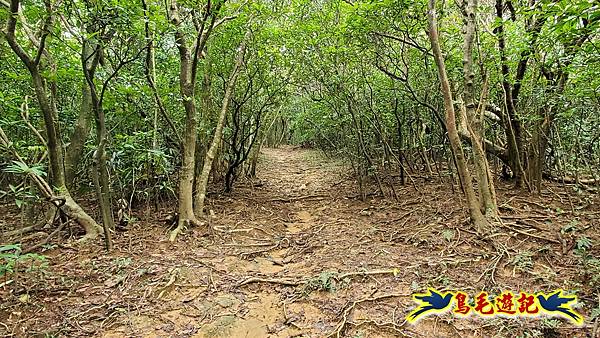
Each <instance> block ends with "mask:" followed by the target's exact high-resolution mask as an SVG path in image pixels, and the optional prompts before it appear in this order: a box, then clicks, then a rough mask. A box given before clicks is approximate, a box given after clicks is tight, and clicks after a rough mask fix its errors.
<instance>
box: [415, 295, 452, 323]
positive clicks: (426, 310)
mask: <svg viewBox="0 0 600 338" xmlns="http://www.w3.org/2000/svg"><path fill="white" fill-rule="evenodd" d="M452 296H453V294H452V293H451V292H447V293H445V294H442V293H441V292H438V291H437V290H435V289H431V288H430V289H427V293H421V294H416V295H414V296H413V297H414V299H415V300H416V301H418V302H419V303H420V304H419V306H418V307H417V308H416V309H415V310H414V311H413V312H411V313H410V314H409V315H408V317H407V319H408V321H409V322H411V323H412V322H415V321H417V320H419V319H420V318H422V317H425V316H427V315H428V314H430V313H436V312H442V311H443V310H445V309H446V308H448V307H449V306H450V303H451V302H452Z"/></svg>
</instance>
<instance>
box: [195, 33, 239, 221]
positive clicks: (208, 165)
mask: <svg viewBox="0 0 600 338" xmlns="http://www.w3.org/2000/svg"><path fill="white" fill-rule="evenodd" d="M249 37H250V31H248V32H246V35H245V36H244V38H243V39H242V42H241V44H240V46H239V48H238V53H237V56H236V60H235V65H234V66H233V70H232V71H231V75H230V76H229V80H228V81H227V88H226V89H225V95H224V97H223V102H222V103H221V113H220V114H219V119H218V120H217V126H216V129H215V134H214V135H213V140H212V142H211V144H210V147H209V148H208V151H207V152H206V156H205V158H204V164H203V166H202V172H201V173H200V176H199V177H198V178H197V179H196V198H195V202H196V206H195V207H196V213H197V214H198V215H200V216H202V215H203V213H204V200H205V199H206V189H207V185H208V176H209V175H210V171H211V169H212V165H213V161H214V159H215V155H216V153H217V151H218V149H219V146H220V144H221V142H222V138H223V128H224V126H225V117H226V116H227V108H228V107H229V102H230V101H231V96H232V94H233V90H234V88H235V83H236V80H237V77H238V74H239V72H240V68H241V66H242V63H243V61H244V54H245V52H246V42H247V40H248V38H249Z"/></svg>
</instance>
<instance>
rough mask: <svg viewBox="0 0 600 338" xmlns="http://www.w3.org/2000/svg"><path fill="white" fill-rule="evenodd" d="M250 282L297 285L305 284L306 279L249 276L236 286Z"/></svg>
mask: <svg viewBox="0 0 600 338" xmlns="http://www.w3.org/2000/svg"><path fill="white" fill-rule="evenodd" d="M251 283H274V284H282V285H289V286H298V285H303V284H306V283H307V281H306V280H300V281H295V280H292V279H275V278H260V277H250V278H248V279H246V280H244V281H242V282H240V283H238V284H237V286H242V285H246V284H251Z"/></svg>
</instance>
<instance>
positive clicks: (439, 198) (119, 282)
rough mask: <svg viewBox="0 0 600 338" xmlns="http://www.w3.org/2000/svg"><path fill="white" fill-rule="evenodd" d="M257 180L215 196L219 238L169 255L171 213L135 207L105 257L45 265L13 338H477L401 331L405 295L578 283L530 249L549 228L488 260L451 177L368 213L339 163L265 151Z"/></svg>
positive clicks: (74, 249) (437, 325) (429, 328)
mask: <svg viewBox="0 0 600 338" xmlns="http://www.w3.org/2000/svg"><path fill="white" fill-rule="evenodd" d="M257 174H258V176H257V178H256V179H253V180H249V181H240V182H239V184H237V185H236V186H235V189H234V191H233V193H232V194H230V195H216V194H215V195H211V196H210V197H211V198H210V204H209V205H208V206H207V208H208V209H209V210H210V211H209V214H211V215H212V216H211V217H210V221H209V225H210V227H209V228H210V229H212V230H211V231H208V232H207V231H206V230H205V229H200V228H197V229H188V231H186V232H185V233H184V234H183V235H182V236H181V237H180V238H179V239H178V241H177V243H175V244H174V245H172V244H171V243H169V242H168V240H167V230H168V229H166V228H165V226H164V225H163V224H161V223H160V219H162V218H163V216H164V215H163V214H164V213H166V212H168V211H169V210H167V209H165V210H162V209H161V210H159V211H158V212H156V211H155V210H151V209H148V210H146V209H141V210H138V211H137V212H136V215H135V216H136V218H137V219H139V221H137V222H135V223H134V224H133V225H132V227H131V229H129V230H128V231H126V232H123V233H117V234H116V236H115V248H116V250H115V251H114V252H112V253H111V254H109V255H107V254H105V252H104V251H103V250H102V248H101V247H100V246H99V245H98V246H89V245H87V246H82V247H79V246H77V245H75V244H71V245H61V246H60V248H59V249H54V250H51V251H48V252H46V253H45V254H46V255H48V257H49V262H50V265H49V267H48V269H47V273H46V274H45V275H44V276H41V277H39V278H38V279H31V280H28V281H26V282H23V283H25V284H26V285H27V290H28V291H27V294H28V295H29V296H28V297H29V298H28V299H27V301H26V302H25V303H23V302H20V301H18V300H17V295H18V294H19V292H18V290H17V292H15V293H14V294H13V297H15V299H14V301H13V302H12V303H11V304H12V305H10V306H8V307H7V308H5V310H6V312H5V314H0V322H4V323H6V328H7V331H9V333H11V332H10V331H11V330H12V333H13V334H15V335H17V336H19V335H31V334H35V333H41V332H55V333H56V334H58V335H66V336H71V337H72V336H82V337H83V336H86V337H87V336H100V337H272V338H275V337H328V336H329V337H336V336H338V335H339V336H340V337H384V338H385V337H399V336H400V337H401V336H409V337H447V336H450V335H458V336H461V337H481V336H482V335H486V334H488V333H489V332H488V331H485V330H489V329H490V327H489V325H488V326H487V329H486V328H484V329H482V328H481V327H482V326H484V325H485V324H486V323H483V322H482V321H481V320H478V319H468V320H465V319H463V320H458V319H454V320H451V319H452V316H451V315H442V316H439V317H438V316H433V317H430V318H427V319H424V320H422V321H420V322H419V323H418V324H417V325H411V324H407V323H406V322H405V320H404V318H405V317H406V315H407V314H408V313H409V311H411V310H412V309H413V308H414V306H415V303H414V301H413V300H412V298H411V294H412V293H414V292H417V291H423V290H424V289H426V287H427V286H434V287H437V288H438V289H442V290H443V289H446V290H458V289H462V290H466V291H470V292H474V290H482V289H485V290H505V289H511V290H522V289H527V290H529V289H531V288H532V287H538V286H545V287H546V288H548V287H549V286H554V287H556V286H562V285H563V281H564V274H568V273H574V272H576V271H577V270H574V269H573V267H572V266H560V267H559V266H558V265H554V270H548V266H553V264H556V263H555V258H554V256H553V255H541V254H540V252H541V251H539V247H541V246H542V245H554V244H553V242H552V241H554V239H553V238H555V237H553V236H554V234H555V230H552V229H550V228H549V229H547V230H544V229H543V228H541V226H539V225H538V226H537V227H538V228H539V229H540V230H538V231H537V232H536V233H537V236H539V237H541V238H549V239H550V240H551V241H549V242H544V241H541V243H535V241H531V238H528V237H520V236H516V235H515V234H514V233H513V234H510V235H509V234H507V237H508V239H507V240H509V241H511V240H512V239H511V238H512V237H514V241H513V242H510V243H511V245H512V247H511V250H512V251H511V252H514V250H518V251H517V252H523V255H522V256H523V257H521V258H520V259H521V260H520V261H519V260H517V258H518V257H517V258H515V255H514V254H511V256H512V257H506V256H504V255H505V253H503V252H497V251H495V250H493V249H490V248H489V247H488V246H487V244H485V243H484V242H483V241H481V240H479V239H477V238H476V237H475V236H473V235H472V234H471V230H469V228H468V226H466V225H465V224H466V219H467V215H466V213H465V211H464V210H463V208H461V207H460V205H461V203H462V202H461V201H460V199H459V198H458V197H456V195H454V194H452V192H451V189H449V187H448V185H449V183H448V182H446V181H444V180H436V181H430V182H422V183H420V185H419V186H418V189H417V188H416V187H415V186H413V185H411V184H408V185H405V186H400V185H399V186H398V188H396V195H397V196H398V201H396V200H395V199H392V198H388V199H385V198H382V197H379V196H375V194H370V195H369V196H371V197H369V198H368V199H367V200H366V201H361V200H360V198H358V194H357V191H356V188H355V187H356V182H354V181H353V179H352V176H351V170H350V169H349V168H348V166H346V165H344V164H343V163H341V162H337V161H334V160H332V159H328V158H326V157H324V155H322V153H319V152H317V151H313V150H306V149H298V148H293V147H282V148H277V149H264V150H263V153H262V157H261V160H260V162H259V168H258V171H257ZM213 190H215V189H213ZM373 191H375V190H373ZM503 200H506V196H504V197H503ZM520 200H522V198H521V197H519V196H513V197H512V198H511V199H510V203H511V205H512V206H511V208H513V211H514V213H513V216H512V217H513V218H515V217H517V218H518V217H519V214H520V213H519V212H520V211H523V212H526V215H527V218H528V219H533V220H534V221H535V222H536V224H537V222H538V220H543V218H542V217H545V216H543V215H546V214H547V213H548V211H547V210H543V211H537V210H534V209H532V206H533V208H535V204H540V203H541V202H538V201H536V200H535V199H530V200H531V201H525V202H519V201H520ZM523 200H524V199H523ZM575 202H577V201H575ZM532 203H533V204H532ZM553 203H554V202H553ZM555 203H558V201H556V202H555ZM565 203H569V202H566V201H565ZM563 208H567V207H566V206H564V205H563ZM589 217H593V215H592V216H589ZM567 221H568V220H565V221H564V222H567ZM591 221H592V218H589V219H586V218H580V222H582V224H587V223H586V222H591ZM556 222H557V223H559V221H558V220H557V221H556ZM540 224H542V223H540ZM542 225H543V224H542ZM553 229H556V228H553ZM558 229H560V227H559V226H558ZM523 231H524V230H523ZM508 244H509V243H508V242H507V245H508ZM499 262H501V263H500V264H499ZM523 264H526V265H527V267H528V269H531V270H532V271H534V272H535V273H536V274H537V275H536V276H537V277H535V278H532V276H531V275H528V273H527V272H525V269H524V268H523V266H524V265H523ZM553 271H560V272H561V273H559V274H557V273H553ZM561 276H562V277H561ZM21 291H23V290H21ZM507 325H513V326H514V327H518V326H521V327H522V326H523V325H525V326H529V327H538V326H539V323H536V322H535V321H531V322H521V323H517V322H510V323H509V324H502V326H501V327H502V328H504V330H509V331H506V332H511V331H510V326H507ZM514 327H513V328H514ZM1 330H3V328H2V327H0V331H1ZM584 330H586V329H585V327H584V328H582V329H581V330H580V331H579V329H577V328H575V329H573V330H571V331H570V333H571V334H572V336H576V335H577V334H584V332H585V331H584ZM20 331H21V332H20ZM500 336H502V335H500Z"/></svg>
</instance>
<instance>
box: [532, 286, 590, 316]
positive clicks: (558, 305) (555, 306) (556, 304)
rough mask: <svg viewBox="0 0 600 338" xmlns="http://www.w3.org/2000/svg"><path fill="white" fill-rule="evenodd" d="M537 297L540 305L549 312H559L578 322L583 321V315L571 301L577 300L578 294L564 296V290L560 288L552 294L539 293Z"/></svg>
mask: <svg viewBox="0 0 600 338" xmlns="http://www.w3.org/2000/svg"><path fill="white" fill-rule="evenodd" d="M537 299H538V301H539V303H540V306H541V307H542V308H543V309H544V310H546V311H547V312H559V313H561V314H562V315H563V316H565V317H567V318H569V319H572V320H573V322H575V323H577V324H581V323H583V317H582V316H581V315H580V314H578V313H577V312H575V311H574V310H573V309H572V308H571V306H570V305H569V303H575V302H577V297H576V296H564V295H563V290H558V291H556V292H554V293H551V294H550V295H548V296H546V295H544V294H538V295H537Z"/></svg>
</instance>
